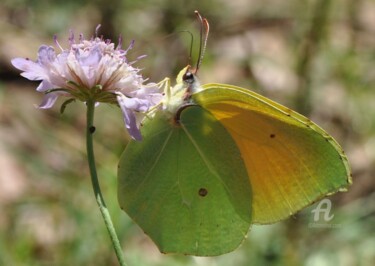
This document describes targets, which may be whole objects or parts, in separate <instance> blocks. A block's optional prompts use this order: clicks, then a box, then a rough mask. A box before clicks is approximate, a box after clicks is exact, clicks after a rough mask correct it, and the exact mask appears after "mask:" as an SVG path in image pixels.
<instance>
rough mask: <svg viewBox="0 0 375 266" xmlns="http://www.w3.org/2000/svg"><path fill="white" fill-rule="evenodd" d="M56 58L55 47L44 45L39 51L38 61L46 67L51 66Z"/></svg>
mask: <svg viewBox="0 0 375 266" xmlns="http://www.w3.org/2000/svg"><path fill="white" fill-rule="evenodd" d="M55 60H56V54H55V49H53V47H50V46H47V45H42V46H40V47H39V51H38V63H40V64H41V65H42V66H44V67H49V66H50V64H52V63H53V61H55Z"/></svg>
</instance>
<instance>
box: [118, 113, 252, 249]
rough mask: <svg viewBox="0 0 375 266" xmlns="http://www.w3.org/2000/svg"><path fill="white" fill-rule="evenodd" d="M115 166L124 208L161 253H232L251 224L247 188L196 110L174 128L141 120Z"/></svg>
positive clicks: (224, 140) (217, 128) (219, 134)
mask: <svg viewBox="0 0 375 266" xmlns="http://www.w3.org/2000/svg"><path fill="white" fill-rule="evenodd" d="M142 135H143V141H142V142H137V141H131V142H130V143H129V144H128V146H127V147H126V149H125V151H124V153H123V155H122V157H121V159H120V164H119V173H118V176H119V186H118V199H119V202H120V205H121V207H122V209H124V210H125V211H126V212H127V213H128V215H129V216H130V217H131V218H132V219H133V220H134V221H135V222H136V223H137V224H138V225H139V226H140V227H141V228H142V229H143V230H144V231H145V233H146V234H148V235H149V236H150V237H151V238H152V239H153V241H154V242H155V243H156V244H157V246H158V247H159V249H160V250H161V251H162V252H165V253H184V254H193V255H201V256H207V255H219V254H223V253H227V252H229V251H231V250H233V249H235V248H236V247H237V246H238V245H239V244H240V243H241V242H242V241H243V239H244V238H245V236H246V234H247V232H248V230H249V227H250V224H251V212H252V211H251V206H252V204H251V201H252V195H251V186H250V183H249V179H248V178H247V172H246V168H245V165H244V163H243V161H242V159H241V154H240V152H239V150H238V148H237V146H236V144H235V142H234V141H233V139H232V138H231V136H230V134H229V133H228V132H227V130H226V129H225V128H224V127H223V125H222V124H221V123H220V122H219V121H218V120H217V119H216V118H215V117H214V116H213V115H212V114H211V113H210V112H208V111H206V110H204V109H203V108H201V107H199V106H191V107H187V108H185V109H184V110H183V111H182V112H181V114H180V119H179V122H175V120H174V119H173V118H167V117H166V116H165V114H164V113H163V112H158V113H157V114H156V116H155V117H154V118H152V119H148V120H146V121H144V126H143V128H142Z"/></svg>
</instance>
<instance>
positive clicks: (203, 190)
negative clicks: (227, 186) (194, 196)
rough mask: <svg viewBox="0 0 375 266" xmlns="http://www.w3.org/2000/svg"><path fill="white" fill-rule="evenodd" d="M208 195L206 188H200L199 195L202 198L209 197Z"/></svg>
mask: <svg viewBox="0 0 375 266" xmlns="http://www.w3.org/2000/svg"><path fill="white" fill-rule="evenodd" d="M207 194H208V190H207V189H205V188H200V189H199V191H198V195H199V196H201V197H205V196H207Z"/></svg>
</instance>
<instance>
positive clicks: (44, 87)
mask: <svg viewBox="0 0 375 266" xmlns="http://www.w3.org/2000/svg"><path fill="white" fill-rule="evenodd" d="M53 88H55V86H53V85H52V84H51V83H50V82H49V81H48V80H43V81H42V82H41V83H40V84H39V86H38V88H36V90H37V91H39V92H44V91H48V90H50V89H53Z"/></svg>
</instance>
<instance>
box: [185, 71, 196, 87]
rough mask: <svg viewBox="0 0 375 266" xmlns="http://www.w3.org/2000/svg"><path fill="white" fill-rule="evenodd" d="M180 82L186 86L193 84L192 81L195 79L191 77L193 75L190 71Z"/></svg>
mask: <svg viewBox="0 0 375 266" xmlns="http://www.w3.org/2000/svg"><path fill="white" fill-rule="evenodd" d="M182 80H183V81H184V82H186V83H188V84H193V83H194V81H195V77H194V75H193V73H191V72H190V71H187V72H186V73H185V74H184V75H183V76H182Z"/></svg>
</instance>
